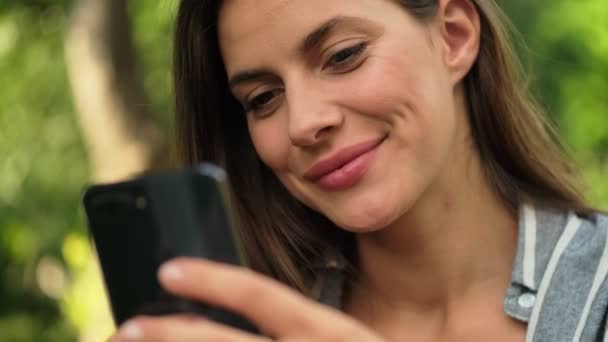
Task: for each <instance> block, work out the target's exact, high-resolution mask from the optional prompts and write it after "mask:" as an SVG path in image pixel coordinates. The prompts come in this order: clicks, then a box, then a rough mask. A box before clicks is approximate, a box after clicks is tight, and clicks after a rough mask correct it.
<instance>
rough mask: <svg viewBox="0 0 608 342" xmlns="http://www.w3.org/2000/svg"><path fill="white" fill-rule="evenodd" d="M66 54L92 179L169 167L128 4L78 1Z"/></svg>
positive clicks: (106, 179)
mask: <svg viewBox="0 0 608 342" xmlns="http://www.w3.org/2000/svg"><path fill="white" fill-rule="evenodd" d="M65 52H66V60H67V66H68V73H69V78H70V82H71V86H72V93H73V98H74V103H75V106H76V111H77V114H78V119H79V122H80V126H81V130H82V134H83V138H84V141H85V144H86V146H87V152H88V155H89V161H90V165H91V171H92V177H93V180H94V181H98V182H112V181H117V180H122V179H125V178H128V177H131V176H133V175H135V174H137V173H140V172H142V171H146V170H150V169H159V168H164V167H166V166H168V164H169V162H168V161H169V153H168V152H169V148H168V144H167V141H166V138H165V137H164V135H163V132H162V130H161V129H160V128H159V127H158V124H157V123H156V122H155V121H154V120H153V118H152V115H151V113H150V111H151V109H150V104H149V101H148V100H147V97H146V95H145V92H144V87H143V82H142V79H141V77H140V74H139V73H138V70H137V62H136V58H135V57H136V56H135V49H134V44H133V40H132V36H131V31H130V25H129V18H128V13H127V4H126V0H79V1H78V2H77V3H76V4H75V7H74V12H73V17H72V21H71V23H70V26H69V28H68V31H67V32H66V41H65Z"/></svg>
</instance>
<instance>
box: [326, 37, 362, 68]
mask: <svg viewBox="0 0 608 342" xmlns="http://www.w3.org/2000/svg"><path fill="white" fill-rule="evenodd" d="M366 47H367V43H360V44H357V45H354V46H351V47H348V48H345V49H342V50H340V51H338V52H336V53H335V54H333V55H332V56H331V57H330V58H329V60H328V61H327V63H326V64H325V66H324V67H323V69H326V68H328V67H333V68H343V67H345V66H350V65H352V63H354V62H356V61H357V57H358V56H359V55H361V53H362V52H363V51H365V48H366Z"/></svg>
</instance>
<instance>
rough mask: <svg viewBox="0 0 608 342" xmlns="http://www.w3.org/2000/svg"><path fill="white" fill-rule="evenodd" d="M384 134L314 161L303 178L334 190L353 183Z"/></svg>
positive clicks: (367, 165) (363, 169) (366, 164)
mask: <svg viewBox="0 0 608 342" xmlns="http://www.w3.org/2000/svg"><path fill="white" fill-rule="evenodd" d="M385 139H386V136H384V137H382V138H377V139H373V140H369V141H366V142H363V143H359V144H355V145H352V146H349V147H346V148H344V149H342V150H340V151H338V152H337V153H335V154H334V155H332V156H331V157H329V158H327V159H323V160H321V161H319V162H317V163H315V164H314V165H313V166H312V167H311V168H310V169H309V170H308V171H307V172H306V173H305V174H304V178H306V179H308V180H309V181H312V182H314V183H316V184H317V185H318V186H320V187H321V188H322V189H324V190H328V191H336V190H342V189H345V188H348V187H350V186H352V185H354V184H355V183H356V182H357V181H358V180H359V179H361V178H362V177H363V175H364V174H365V173H366V171H367V169H368V168H369V165H370V164H371V162H372V161H373V159H374V156H375V154H376V153H375V152H376V150H377V148H378V146H380V144H382V142H384V140H385Z"/></svg>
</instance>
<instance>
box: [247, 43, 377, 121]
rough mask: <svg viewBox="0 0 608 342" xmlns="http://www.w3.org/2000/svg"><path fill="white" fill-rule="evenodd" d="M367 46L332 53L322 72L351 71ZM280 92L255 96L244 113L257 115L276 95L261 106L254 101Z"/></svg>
mask: <svg viewBox="0 0 608 342" xmlns="http://www.w3.org/2000/svg"><path fill="white" fill-rule="evenodd" d="M367 45H368V44H367V43H365V42H363V43H359V44H356V45H353V46H350V47H347V48H345V49H342V50H340V51H338V52H336V53H334V54H333V55H331V56H330V57H329V59H328V60H327V63H325V65H324V66H323V68H322V70H325V69H327V68H329V67H334V68H337V69H339V70H337V71H336V73H338V74H341V73H346V72H349V71H351V70H353V69H354V67H353V63H354V62H356V61H357V60H356V58H357V57H359V56H360V55H361V54H362V53H363V52H364V51H365V49H366V48H367ZM344 54H346V56H341V55H344ZM339 57H343V58H341V59H338V58H339ZM349 68H350V69H349ZM280 92H282V89H273V90H269V91H265V92H263V93H261V94H259V95H257V96H255V97H254V98H253V99H251V100H250V101H248V102H247V103H246V104H245V105H244V109H245V112H247V113H249V112H253V113H257V112H259V111H261V110H262V108H263V107H264V106H265V105H267V104H268V103H269V102H272V100H274V99H275V98H276V96H277V95H278V94H276V95H275V96H272V97H271V98H270V99H268V101H266V102H264V103H262V104H256V101H258V100H260V99H262V98H264V97H267V96H269V95H273V94H275V93H280Z"/></svg>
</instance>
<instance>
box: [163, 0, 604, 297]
mask: <svg viewBox="0 0 608 342" xmlns="http://www.w3.org/2000/svg"><path fill="white" fill-rule="evenodd" d="M397 2H398V3H399V4H401V5H402V6H403V8H404V9H405V10H407V11H408V12H409V13H410V14H411V15H413V16H415V17H417V18H418V19H420V20H426V19H430V18H433V17H434V16H435V14H436V12H437V8H438V1H437V0H399V1H397ZM473 3H474V4H475V6H476V7H477V10H478V12H479V15H480V19H481V41H480V51H479V56H478V58H477V61H476V62H475V64H474V65H473V67H472V69H471V71H470V72H469V74H468V75H467V76H466V78H465V79H464V86H465V91H466V95H467V99H468V107H469V108H468V109H469V111H468V112H469V120H470V125H471V130H472V135H473V138H474V141H475V143H476V147H477V149H478V151H479V154H480V156H481V160H482V164H483V165H484V167H485V171H486V173H487V175H488V178H489V179H490V181H491V182H492V184H493V186H494V188H495V190H496V192H497V193H498V194H499V195H500V197H501V198H502V199H503V200H504V201H505V203H507V204H508V206H509V207H510V208H511V209H512V210H513V211H516V210H517V208H518V206H519V204H520V203H521V202H522V201H533V202H535V203H536V204H540V205H544V206H548V207H552V208H559V209H568V210H574V211H576V212H579V213H581V214H587V213H590V212H592V211H593V210H592V208H590V207H589V206H588V205H587V204H586V203H585V201H584V199H583V197H582V195H581V193H580V192H579V178H578V175H577V173H576V170H575V168H574V167H573V166H572V164H571V163H570V162H569V160H568V159H567V158H566V157H565V155H564V153H563V152H562V150H563V149H562V145H561V144H560V143H559V139H558V136H557V134H556V131H555V129H554V128H553V126H552V125H551V124H550V123H549V122H548V120H547V119H546V117H545V115H544V113H543V112H542V110H541V108H540V107H539V106H538V105H537V103H536V102H535V101H534V100H533V99H532V98H531V96H530V95H529V94H530V93H529V91H528V90H527V89H526V86H525V80H524V78H523V77H522V72H521V67H520V64H519V62H518V59H517V56H516V55H515V53H514V49H513V47H512V45H511V43H510V39H509V35H508V31H507V26H506V23H508V21H507V20H506V18H505V17H504V15H503V14H502V11H501V10H500V8H499V7H498V6H497V5H496V4H495V2H494V1H493V0H474V1H473ZM220 4H221V1H219V0H182V1H181V3H180V7H179V12H178V17H177V23H176V31H175V56H174V63H175V64H174V68H175V70H174V73H175V74H174V76H175V94H176V121H177V122H176V124H177V126H176V128H177V137H178V139H179V141H178V145H179V146H180V148H181V151H180V152H181V155H182V158H183V161H184V163H185V164H186V165H193V164H197V163H199V162H201V161H211V162H214V163H217V164H219V165H221V166H223V167H224V168H225V169H226V170H227V172H228V175H229V177H230V182H231V184H232V187H233V190H234V193H233V197H234V200H235V206H236V208H237V211H238V214H239V215H240V221H241V222H242V227H240V228H241V234H242V238H243V244H244V246H245V253H246V255H247V256H248V258H249V262H250V264H251V266H252V267H253V268H254V269H256V270H258V271H260V272H263V273H265V274H267V275H269V276H272V277H274V278H276V279H278V280H280V281H282V282H284V283H287V284H289V285H291V286H293V287H295V288H297V289H299V290H300V291H302V292H307V291H308V289H309V285H310V281H311V280H312V279H313V278H314V276H315V267H317V265H316V264H315V263H316V262H318V260H319V258H320V257H321V256H322V255H326V254H327V253H335V254H336V255H339V253H340V252H341V251H340V250H341V244H343V243H344V241H351V240H352V235H351V234H350V233H346V232H344V231H342V230H341V229H338V228H337V227H335V225H334V224H333V223H331V222H330V221H329V220H327V219H326V218H324V217H323V216H322V215H320V214H318V213H316V212H314V211H312V210H311V209H309V208H307V207H305V206H303V205H302V204H301V203H299V202H298V201H296V200H295V199H294V197H293V196H291V195H290V194H289V193H288V192H287V190H286V189H285V188H284V187H283V186H282V184H281V183H280V182H279V181H278V180H277V178H276V177H275V176H274V174H273V173H272V171H271V170H269V169H268V168H267V167H266V166H265V165H264V164H263V163H262V162H261V161H260V160H259V159H258V157H257V155H256V152H255V150H254V148H253V144H252V142H251V140H250V137H249V133H248V130H247V125H246V122H245V119H244V118H245V115H244V114H242V108H241V106H240V105H239V104H238V103H237V102H236V100H235V99H234V98H233V97H232V95H231V94H230V91H229V88H228V85H227V79H226V73H225V68H224V65H223V62H222V58H221V55H220V51H219V45H218V41H217V39H218V38H217V15H218V11H219V7H220ZM348 239H351V240H348Z"/></svg>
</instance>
